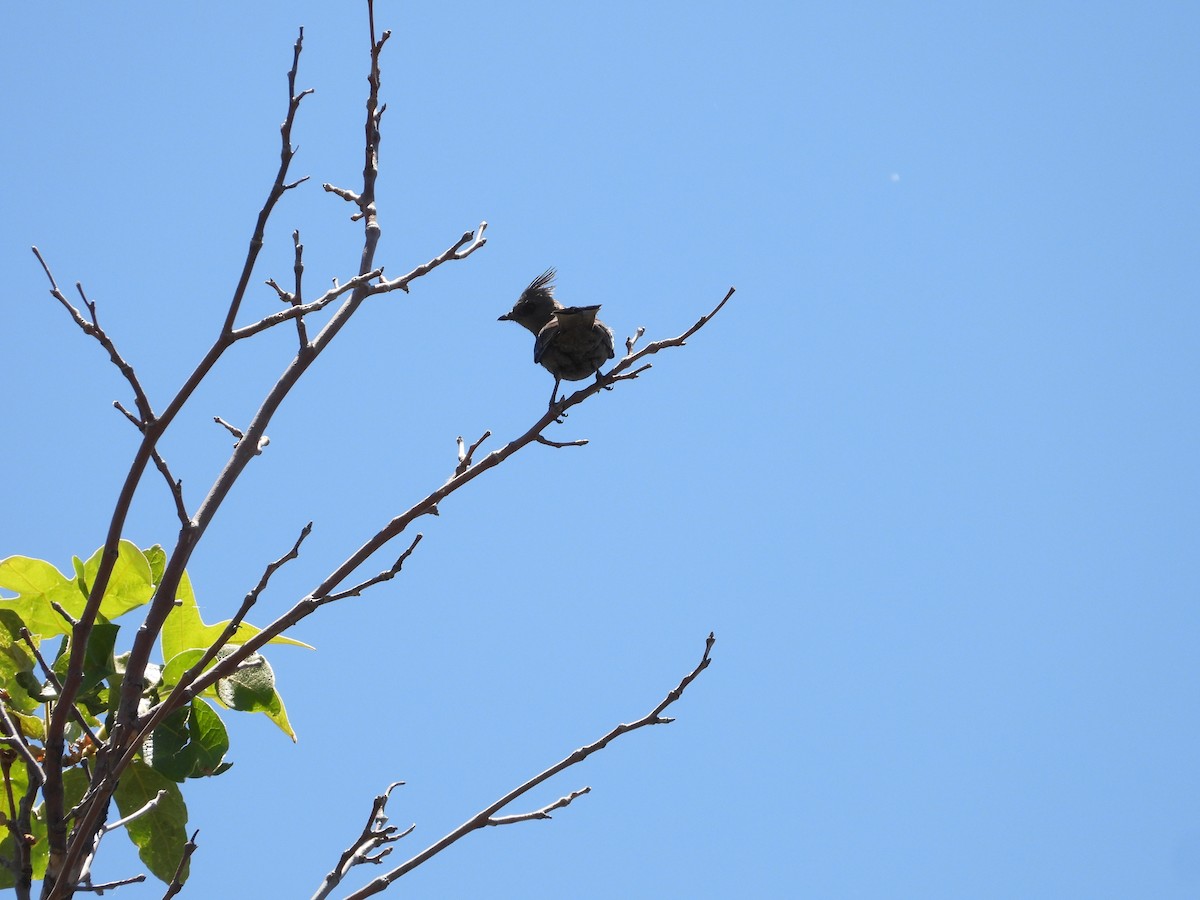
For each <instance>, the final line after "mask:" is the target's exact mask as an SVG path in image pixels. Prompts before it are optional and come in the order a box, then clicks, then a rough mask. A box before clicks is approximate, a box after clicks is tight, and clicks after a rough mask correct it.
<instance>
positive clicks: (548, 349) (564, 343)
mask: <svg viewBox="0 0 1200 900" xmlns="http://www.w3.org/2000/svg"><path fill="white" fill-rule="evenodd" d="M554 274H555V273H554V269H547V270H546V271H545V272H543V273H542V274H541V275H539V276H538V277H537V278H535V279H534V280H533V281H532V282H531V283H530V285H529V287H527V288H525V290H524V291H522V292H521V296H520V297H518V298H517V302H516V303H515V304H514V305H513V308H512V309H511V310H509V311H508V312H506V313H505V314H504V315H502V316H501V317H500V318H499V319H498V320H497V321H500V322H516V323H517V324H518V325H523V326H524V327H525V328H528V329H529V330H530V331H531V332H533V334H534V342H533V361H534V362H535V363H541V365H542V366H544V367H545V369H546V370H547V371H548V372H549V373H550V374H551V375H553V376H554V390H553V391H551V392H550V405H551V406H553V405H554V400H555V398H556V397H557V396H558V384H559V382H560V381H582V380H583V379H585V378H587V377H588V376H590V375H595V376H596V377H597V379H599V377H600V367H601V366H603V365H604V363H605V362H606V361H608V360H610V359H612V358H613V333H612V329H610V328H609V327H608V326H607V325H605V324H604V323H603V322H601V321H600V320H599V319H597V318H596V311H597V310H599V309H600V306H599V305H596V306H563V305H562V304H561V303H559V302H558V301H557V300H555V299H554Z"/></svg>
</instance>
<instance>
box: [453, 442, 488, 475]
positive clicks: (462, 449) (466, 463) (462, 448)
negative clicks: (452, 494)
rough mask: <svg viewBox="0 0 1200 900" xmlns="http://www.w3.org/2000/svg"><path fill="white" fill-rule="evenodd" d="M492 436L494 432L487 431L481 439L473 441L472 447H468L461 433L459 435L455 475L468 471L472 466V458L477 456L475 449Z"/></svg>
mask: <svg viewBox="0 0 1200 900" xmlns="http://www.w3.org/2000/svg"><path fill="white" fill-rule="evenodd" d="M491 436H492V433H491V432H490V431H485V432H484V433H483V435H482V436H481V437H480V438H479V440H477V441H476V442H475V443H473V444H472V445H471V446H470V447H467V446H466V445H465V444H464V442H463V439H462V435H461V434H460V435H459V436H458V465H457V466H455V467H454V474H455V475H461V474H462V473H463V472H465V471H467V469H469V468H471V460H472V457H474V456H475V451H476V450H478V449H479V445H480V444H482V443H483V442H484V441H486V440H487V439H488V438H490V437H491Z"/></svg>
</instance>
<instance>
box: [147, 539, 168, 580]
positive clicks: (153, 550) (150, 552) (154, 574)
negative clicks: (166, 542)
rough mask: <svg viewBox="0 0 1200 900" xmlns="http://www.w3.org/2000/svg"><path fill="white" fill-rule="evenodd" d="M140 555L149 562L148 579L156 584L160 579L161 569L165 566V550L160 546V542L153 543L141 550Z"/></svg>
mask: <svg viewBox="0 0 1200 900" xmlns="http://www.w3.org/2000/svg"><path fill="white" fill-rule="evenodd" d="M142 555H143V556H145V557H146V562H148V563H149V564H150V580H151V581H153V582H154V583H155V584H158V583H159V582H160V581H162V575H163V570H164V569H166V567H167V551H166V550H164V549H163V548H162V545H161V544H155V545H154V546H153V547H147V548H146V549H145V550H143V551H142Z"/></svg>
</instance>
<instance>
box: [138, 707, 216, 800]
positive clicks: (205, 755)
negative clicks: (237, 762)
mask: <svg viewBox="0 0 1200 900" xmlns="http://www.w3.org/2000/svg"><path fill="white" fill-rule="evenodd" d="M228 751H229V734H228V732H226V730H225V723H224V722H222V721H221V717H220V716H219V715H217V713H216V712H215V711H214V710H213V709H212V707H210V706H209V705H208V704H207V703H205V702H204V701H203V700H201V699H199V698H196V699H195V700H193V701H192V702H191V704H190V705H188V706H185V707H184V708H183V709H177V710H175V712H173V713H171V715H169V716H167V718H166V719H165V720H164V721H163V722H162V724H160V725H159V726H158V727H157V728H155V729H154V733H153V734H152V735H151V736H150V738H149V739H147V740H146V741H145V742H144V743H143V744H142V758H143V759H145V760H146V762H148V763H150V764H151V765H152V766H153V767H154V769H155V770H156V771H158V772H161V773H162V774H163V775H166V776H167V777H168V778H170V779H171V780H172V781H183V780H184V779H185V778H205V777H207V776H209V775H217V774H220V773H221V772H223V771H225V770H226V769H228V768H229V765H228V764H223V763H222V761H223V760H224V758H225V754H226V753H227V752H228Z"/></svg>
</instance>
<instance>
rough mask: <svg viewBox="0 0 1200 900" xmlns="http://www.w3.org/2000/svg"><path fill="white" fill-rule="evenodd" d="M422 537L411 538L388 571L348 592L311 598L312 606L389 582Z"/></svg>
mask: <svg viewBox="0 0 1200 900" xmlns="http://www.w3.org/2000/svg"><path fill="white" fill-rule="evenodd" d="M423 537H424V535H423V534H418V535H417V536H416V537H415V538H413V542H412V543H411V544H409V545H408V549H407V550H405V551H404V552H403V553H401V554H400V558H399V559H397V560H396V561H395V562H394V563H392V567H391V568H390V569H387V570H385V571H383V572H380V573H379V574H378V575H376V576H374V577H372V578H368V579H367V580H366V581H364V582H362V583H360V584H356V585H355V586H354V587H352V588H349V589H348V590H344V591H339V592H338V593H336V594H329V595H327V596H315V597H313V602H314V604H315V605H317V606H322V605H324V604H326V603H333V602H334V601H335V600H344V599H345V598H346V597H357V596H359V595H361V594H362V592H363V591H365V590H366V589H367V588H369V587H373V586H374V585H377V584H379V583H380V582H384V581H391V580H392V579H393V578H395V577H396V576H397V575H398V574H399V573H400V570H401V568H403V566H404V561H405V560H406V559H408V558H409V557H410V556H412V552H413V551H414V550H416V549H417V544H419V543H421V538H423Z"/></svg>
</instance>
